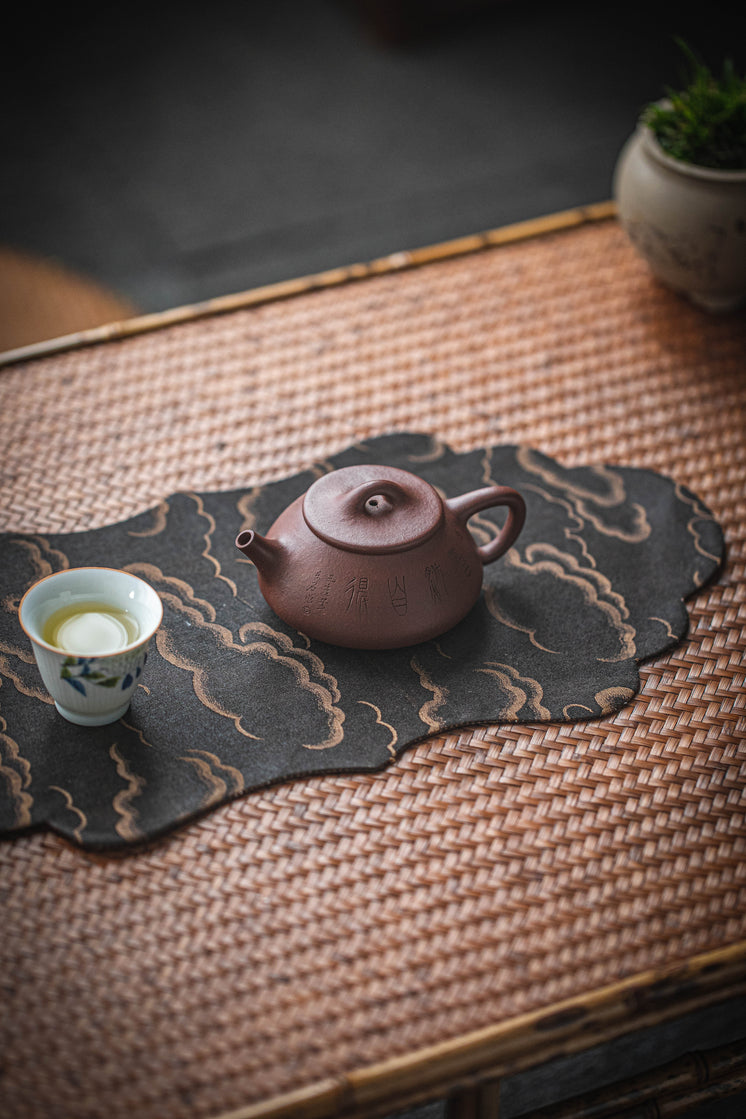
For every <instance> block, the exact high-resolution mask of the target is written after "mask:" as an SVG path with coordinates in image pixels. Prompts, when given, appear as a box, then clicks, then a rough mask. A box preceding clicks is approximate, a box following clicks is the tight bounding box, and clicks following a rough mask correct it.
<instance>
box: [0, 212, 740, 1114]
mask: <svg viewBox="0 0 746 1119" xmlns="http://www.w3.org/2000/svg"><path fill="white" fill-rule="evenodd" d="M5 366H6V367H5V368H4V369H3V370H2V371H0V429H1V430H2V448H3V453H2V466H1V470H2V477H3V484H2V488H1V490H0V528H2V529H6V530H7V529H13V530H17V531H24V532H32V533H38V534H40V535H43V534H44V533H45V532H58V531H74V530H79V529H86V528H89V527H91V526H96V525H103V524H106V523H109V522H112V521H115V520H118V519H121V518H124V517H127V516H129V515H131V514H133V513H135V512H138V511H141V510H145V509H148V508H150V507H152V506H153V505H155V504H157V503H158V501H160V500H161V499H162V498H163V497H165V496H167V495H169V494H171V493H173V492H175V491H179V490H185V489H187V490H218V489H224V488H236V487H243V486H247V487H248V486H253V485H256V484H257V483H260V482H264V481H268V480H270V479H274V478H279V477H282V476H283V475H285V474H289V473H291V472H294V471H296V470H298V469H300V468H303V467H306V466H308V465H309V464H312V463H314V462H317V461H321V460H324V459H325V458H326V457H327V456H329V455H330V454H331V453H333V452H335V451H337V450H339V449H342V448H344V447H345V446H347V445H348V444H350V443H352V442H355V441H360V440H365V439H366V438H368V437H370V436H372V435H376V434H381V433H385V432H389V431H396V430H407V431H420V432H426V433H430V434H432V435H433V436H435V437H436V438H437V439H440V440H443V441H446V442H447V443H449V444H450V445H451V446H452V447H453V448H455V449H456V450H466V449H470V448H473V447H477V446H484V445H487V444H494V443H503V442H504V443H525V444H527V445H529V446H532V447H535V448H538V449H540V450H542V451H544V452H546V453H548V454H550V455H552V456H554V457H555V458H557V459H558V460H559V461H561V462H562V463H564V464H565V465H568V466H572V465H576V464H581V463H589V462H591V463H609V464H620V465H621V464H623V465H631V466H642V467H647V468H651V469H653V470H656V471H660V472H661V473H664V474H667V475H669V476H671V477H673V478H675V479H676V480H678V481H680V482H681V483H682V484H684V485H686V486H688V487H690V488H691V489H692V490H694V491H695V492H696V493H697V494H698V495H699V496H700V497H701V498H702V500H703V501H705V502H706V503H707V505H708V506H709V508H710V509H711V510H712V511H713V513H714V514H715V516H716V517H717V518H718V520H719V521H720V523H721V524H722V526H723V528H724V531H725V535H726V543H727V549H728V550H727V559H726V564H725V567H724V569H723V571H722V573H721V575H720V577H719V578H718V579H717V581H716V582H715V583H714V584H712V585H710V586H709V587H707V588H704V589H703V590H702V592H701V593H700V594H698V595H697V596H696V597H695V598H694V599H692V600H691V602H690V604H689V609H690V615H691V631H690V634H689V636H688V637H687V638H686V640H685V641H684V643H683V644H682V645H680V646H678V647H677V648H676V649H674V650H673V652H671V653H669V654H667V655H665V656H663V657H661V658H659V659H657V660H656V661H654V662H653V663H648V664H646V665H643V668H642V674H643V686H642V690H641V692H640V694H639V695H638V696H636V697H635V699H634V701H633V702H632V703H631V704H630V705H629V706H628V707H626V708H624V709H623V710H622V711H621V712H620V713H619V714H617V715H615V716H614V717H610V718H608V719H606V720H592V721H590V722H581V723H574V724H563V725H543V726H542V725H538V724H537V725H536V726H532V725H524V726H499V727H498V726H495V727H479V728H475V729H466V730H463V731H461V732H459V733H455V734H448V735H440V736H435V737H431V738H429V739H428V740H427V741H425V742H423V743H421V744H419V745H417V746H415V747H413V748H412V749H411V750H410V751H408V752H407V753H406V754H405V755H404V757H403V758H401V759H400V760H399V761H398V762H397V763H396V764H394V765H392V766H390V767H389V768H388V769H386V770H384V771H382V772H380V773H376V774H373V775H371V774H363V775H359V776H344V777H336V776H334V777H332V776H329V777H323V778H313V779H308V780H302V781H293V782H289V783H287V784H284V785H280V786H278V787H274V788H270V789H266V790H262V791H260V792H254V793H252V794H250V795H248V796H245V797H243V798H241V799H238V800H235V801H233V802H232V803H230V804H228V805H227V806H223V807H220V808H217V809H216V810H215V811H213V812H211V813H209V814H208V815H206V816H205V817H204V818H202V819H200V820H198V821H197V822H193V823H191V824H189V825H188V826H186V827H184V828H183V829H182V830H180V831H177V832H176V833H175V834H172V835H170V836H168V837H166V838H164V839H162V840H160V841H158V842H156V843H153V844H152V845H151V846H149V847H147V848H144V849H138V850H136V851H134V852H132V853H130V854H127V855H120V856H117V857H114V856H105V855H92V854H90V853H85V852H82V851H81V850H80V849H78V848H75V847H73V846H71V845H68V844H67V843H66V842H65V841H63V840H62V839H60V838H59V837H57V836H55V835H54V834H53V833H50V832H47V831H37V832H28V833H26V834H22V835H21V836H20V837H17V838H15V839H12V840H6V841H4V842H2V843H1V844H0V906H1V907H2V911H1V916H2V934H1V935H0V976H2V985H3V1010H2V1013H1V1014H0V1047H1V1051H2V1054H3V1076H2V1079H0V1113H2V1114H3V1116H6V1117H8V1119H10V1117H14V1119H15V1117H17V1119H37V1117H47V1116H69V1115H76V1116H86V1117H88V1119H93V1117H106V1119H120V1117H124V1116H128V1117H129V1116H133V1115H136V1116H137V1117H138V1119H204V1117H214V1116H220V1115H223V1114H225V1113H229V1112H231V1111H236V1110H239V1111H240V1114H245V1115H254V1114H257V1115H258V1114H263V1115H264V1114H266V1115H269V1114H294V1113H295V1114H305V1115H310V1114H315V1115H324V1114H328V1115H333V1114H354V1113H360V1114H363V1113H369V1114H373V1113H376V1112H377V1113H385V1112H386V1111H387V1110H389V1111H391V1110H394V1108H395V1107H397V1106H400V1105H401V1104H402V1103H403V1102H406V1101H408V1100H414V1099H418V1098H426V1097H427V1096H428V1095H435V1094H437V1093H438V1092H440V1091H447V1090H448V1089H449V1088H452V1087H453V1086H454V1085H457V1084H459V1083H462V1082H464V1080H465V1079H468V1078H469V1076H471V1075H481V1074H484V1073H485V1072H487V1071H489V1070H492V1071H493V1072H494V1071H497V1072H499V1071H502V1070H506V1069H507V1070H510V1069H515V1068H519V1067H525V1066H526V1065H527V1064H528V1063H530V1062H531V1061H536V1060H539V1059H542V1058H545V1057H547V1056H550V1055H552V1054H554V1053H557V1052H560V1051H562V1050H567V1049H570V1048H573V1047H580V1046H584V1045H590V1044H593V1043H594V1042H595V1041H597V1040H599V1038H601V1037H602V1036H612V1035H613V1034H614V1033H615V1032H619V1031H621V1030H624V1029H630V1028H633V1027H635V1026H638V1025H641V1024H645V1023H649V1022H651V1021H655V1020H660V1019H662V1018H664V1017H666V1016H667V1015H670V1014H673V1013H677V1012H679V1011H681V1010H683V1009H688V1008H692V1007H696V1006H700V1005H704V1004H705V1003H707V1002H708V1001H712V1000H716V999H718V998H721V997H724V996H725V995H727V994H732V993H733V992H734V991H736V990H739V989H741V988H742V986H743V984H744V980H745V977H746V965H745V963H744V961H745V959H746V951H744V944H746V907H745V906H744V900H745V899H746V888H745V882H744V877H745V875H746V864H744V860H743V852H744V845H745V840H746V829H745V827H744V804H745V801H746V795H745V794H744V781H743V778H744V769H745V768H746V743H745V740H746V712H745V711H744V694H745V688H744V660H743V650H744V647H745V645H746V604H745V597H746V578H745V571H744V560H745V559H746V539H745V537H746V438H745V436H746V322H745V321H744V318H743V316H742V315H738V314H735V315H729V316H725V317H712V316H707V315H705V314H704V313H703V312H701V311H699V310H697V309H695V308H694V307H692V306H690V305H689V304H688V303H686V302H685V301H683V300H682V299H680V298H679V297H678V296H676V295H674V294H672V293H671V292H668V291H666V290H664V289H662V288H660V287H659V286H658V285H656V284H655V283H654V282H653V280H652V279H651V277H650V275H649V273H648V272H647V270H646V267H645V265H644V264H643V263H642V262H641V261H640V260H639V259H638V258H637V257H636V256H635V254H634V253H633V251H632V249H631V248H630V245H629V243H628V242H627V240H626V238H625V236H624V234H623V232H622V231H621V229H620V228H619V226H618V225H617V223H616V220H615V219H614V217H613V216H609V211H608V209H607V208H604V207H599V208H596V210H594V211H592V212H589V213H573V214H568V215H559V216H557V217H555V218H553V219H551V220H547V221H544V222H539V223H536V224H535V225H533V226H530V227H527V228H522V229H518V230H516V229H512V230H507V231H497V232H496V233H495V234H493V235H490V236H487V237H479V238H474V239H472V240H467V241H465V242H463V243H461V244H458V245H449V246H441V247H438V248H436V249H433V250H431V251H427V252H422V253H414V254H401V255H400V256H398V257H395V258H390V259H389V260H387V261H384V262H379V263H378V264H376V265H374V266H370V267H360V268H357V269H351V270H348V271H346V272H342V273H339V274H336V273H335V274H327V275H325V276H322V277H316V278H314V279H312V280H310V281H308V282H305V283H304V282H298V283H297V284H288V285H284V286H281V287H279V288H275V289H271V290H268V291H264V292H253V293H248V294H247V295H246V296H244V297H236V298H235V299H228V300H223V301H219V302H218V303H217V304H213V305H211V306H209V307H205V308H197V309H192V310H187V311H183V312H175V313H174V314H172V315H166V316H158V317H155V318H153V319H148V320H143V321H136V322H135V323H130V324H125V325H124V326H122V327H120V328H112V329H111V330H109V331H102V332H98V333H97V332H93V333H92V334H90V335H87V336H85V337H80V338H76V339H70V340H67V341H66V342H63V343H55V344H52V345H49V346H43V347H39V348H37V349H36V350H30V351H27V352H24V353H16V354H15V355H10V356H8V357H6V359H5ZM11 686H12V685H11V684H10V683H9V682H8V681H5V680H4V681H3V684H2V688H1V689H0V734H1V735H2V738H3V743H4V747H5V749H6V750H7V751H10V752H11V754H12V751H13V745H14V744H13V742H12V740H11V739H10V738H9V736H8V735H7V733H5V732H6V731H7V727H6V726H5V724H4V722H3V720H2V691H3V690H4V689H5V688H7V687H11ZM14 772H17V769H16V770H14ZM120 809H121V812H122V816H123V819H125V818H126V817H127V815H128V814H129V815H130V818H131V816H132V813H133V812H136V797H135V792H134V790H133V791H132V795H131V796H129V795H128V794H127V790H126V789H125V790H124V792H123V795H122V797H121V800H120ZM71 810H72V809H71Z"/></svg>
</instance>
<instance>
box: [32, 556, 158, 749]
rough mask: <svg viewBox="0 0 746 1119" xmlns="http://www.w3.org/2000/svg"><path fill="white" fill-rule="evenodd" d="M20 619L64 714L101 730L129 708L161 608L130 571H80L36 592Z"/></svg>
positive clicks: (52, 579)
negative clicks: (100, 727) (99, 727)
mask: <svg viewBox="0 0 746 1119" xmlns="http://www.w3.org/2000/svg"><path fill="white" fill-rule="evenodd" d="M18 616H19V619H20V622H21V626H22V627H23V629H24V631H25V633H26V634H27V635H28V636H29V637H30V639H31V644H32V647H33V650H34V656H35V657H36V663H37V665H38V667H39V671H40V673H41V678H42V680H43V681H44V686H45V687H46V689H47V691H48V692H49V694H50V695H51V696H52V699H53V700H54V703H55V707H56V708H57V710H58V711H59V713H60V715H62V716H64V718H65V719H68V720H69V721H70V722H71V723H77V724H79V725H80V726H88V727H96V726H104V725H105V724H106V723H114V722H116V720H117V719H119V718H121V716H122V715H124V713H125V711H126V710H127V708H128V707H129V705H130V699H131V698H132V693H133V692H134V690H135V688H136V687H137V684H138V683H139V680H140V677H141V675H142V670H143V667H144V665H145V661H146V659H147V655H148V646H149V644H150V639H151V637H152V636H153V634H154V633H155V631H156V630H157V629H158V626H159V625H160V624H161V619H162V618H163V605H162V603H161V600H160V598H159V597H158V595H157V594H156V592H155V591H154V590H153V588H152V587H151V586H150V585H149V584H148V583H146V582H145V581H144V580H143V579H140V578H138V577H137V576H136V575H130V574H129V572H127V571H118V570H116V569H114V568H110V567H74V568H72V569H71V570H69V571H58V572H57V573H56V574H54V575H47V576H46V577H45V578H44V579H40V580H39V582H38V583H35V584H34V585H33V587H30V588H29V590H28V591H26V594H25V595H24V596H23V598H22V599H21V604H20V606H19V609H18Z"/></svg>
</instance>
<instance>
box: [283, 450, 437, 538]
mask: <svg viewBox="0 0 746 1119" xmlns="http://www.w3.org/2000/svg"><path fill="white" fill-rule="evenodd" d="M303 516H304V518H305V520H306V524H307V525H308V527H309V528H310V529H311V531H312V532H314V533H315V534H316V535H317V536H319V537H320V538H321V539H322V540H325V541H326V543H327V544H332V545H334V546H336V547H338V548H345V549H346V550H347V551H352V552H400V551H403V550H404V549H405V548H411V547H414V546H415V545H417V544H421V543H422V542H423V541H424V540H427V539H428V537H429V536H432V534H433V533H434V532H435V530H436V529H437V528H438V526H439V525H440V523H441V521H442V520H443V502H442V501H441V499H440V497H439V495H438V493H437V491H436V490H435V489H433V487H432V486H431V485H430V483H429V482H426V481H425V480H424V478H419V477H417V475H416V474H410V473H409V471H407V470H399V469H397V468H396V467H393V466H373V465H369V464H364V465H361V466H343V467H342V468H341V469H339V470H333V471H332V472H331V473H330V474H325V475H324V476H323V477H322V478H319V479H318V481H316V482H314V484H313V485H312V486H311V488H310V489H309V490H308V492H307V493H306V495H305V497H304V498H303Z"/></svg>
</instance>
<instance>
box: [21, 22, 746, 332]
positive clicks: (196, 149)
mask: <svg viewBox="0 0 746 1119" xmlns="http://www.w3.org/2000/svg"><path fill="white" fill-rule="evenodd" d="M402 2H404V0H402ZM409 2H410V3H411V2H412V0H409ZM472 3H473V0H472ZM482 3H483V4H484V5H485V8H484V10H482V11H479V12H477V13H473V12H472V13H471V14H470V15H469V16H468V17H467V16H465V17H462V18H461V19H454V20H451V21H450V22H449V21H447V22H446V23H445V24H442V25H437V26H436V27H435V28H431V29H430V33H429V34H426V35H423V36H420V37H419V38H417V37H415V39H414V40H413V41H410V42H408V43H406V44H400V45H396V46H395V45H390V44H389V45H386V44H383V43H381V42H380V41H377V40H376V38H375V37H374V36H373V35H371V34H370V33H369V31H368V29H367V27H366V25H365V24H364V22H363V21H362V20H361V19H360V18H358V17H357V16H356V15H355V7H356V5H355V3H354V2H353V0H347V2H346V3H344V2H342V0H272V2H267V0H244V2H243V3H226V2H224V0H217V2H212V3H210V2H206V0H203V2H202V3H200V4H195V3H191V2H189V0H185V2H184V3H183V4H181V5H178V6H177V5H169V4H158V3H152V4H150V5H147V4H142V3H137V2H136V3H134V4H127V5H123V6H121V7H120V6H115V5H112V6H108V7H107V8H106V15H105V17H99V18H96V15H95V13H94V12H93V9H87V8H84V7H83V8H78V7H77V6H75V5H72V6H70V5H65V6H59V8H56V7H48V8H46V9H45V10H44V14H43V17H42V16H40V15H39V11H40V9H38V8H37V7H36V6H34V5H29V6H28V8H27V10H24V11H20V12H19V13H18V19H19V21H20V23H19V27H18V30H17V31H11V32H9V31H6V32H5V35H4V40H5V46H6V50H5V52H4V55H5V59H6V62H5V63H4V65H3V67H2V68H0V80H1V81H2V84H3V91H4V96H3V106H4V112H3V119H2V125H1V127H2V133H1V134H0V135H1V138H2V149H1V150H2V153H3V154H2V160H3V170H2V176H1V179H0V244H5V245H10V246H14V247H16V248H20V249H26V250H32V251H34V252H36V253H39V254H42V255H50V256H52V257H54V258H57V259H58V260H61V261H62V262H64V263H66V264H68V265H70V266H73V267H76V268H78V269H80V270H82V271H83V272H85V273H88V274H89V275H91V276H92V277H95V278H97V279H99V280H100V281H101V282H103V283H104V284H106V285H109V286H110V287H112V288H114V289H116V290H118V291H119V292H120V293H122V294H123V295H126V296H128V297H130V298H131V299H132V300H133V301H134V302H135V304H136V305H138V306H139V307H140V308H141V309H142V310H146V311H149V310H160V309H163V308H166V307H169V306H175V305H178V304H182V303H186V302H192V301H195V300H199V299H202V298H207V297H210V296H214V295H222V294H226V293H230V292H234V291H240V290H244V289H246V288H249V287H253V286H255V285H259V284H264V283H268V282H272V281H275V280H282V279H288V278H290V277H294V276H298V275H305V274H308V273H310V272H314V271H319V270H322V269H325V268H329V267H334V266H336V265H340V264H347V263H351V262H354V261H358V260H370V259H372V258H375V257H377V256H381V255H384V254H387V253H389V252H392V251H395V250H398V249H402V248H413V247H417V246H420V245H424V244H431V243H433V242H437V241H441V240H444V239H449V238H452V237H457V236H460V235H462V234H465V233H471V232H475V231H477V230H482V229H487V228H492V227H495V226H499V225H503V224H505V223H508V222H512V221H515V220H520V219H523V218H530V217H535V216H537V215H540V214H543V213H547V212H552V211H555V210H560V209H565V208H569V207H573V206H576V205H579V204H583V203H587V202H595V201H600V200H602V199H605V198H608V197H609V196H610V194H611V175H612V170H613V166H614V162H615V159H616V156H617V154H618V151H619V149H620V147H621V145H622V143H623V142H624V140H625V138H626V137H627V135H628V133H629V132H630V131H631V129H632V127H633V125H634V122H635V119H636V116H637V114H638V112H639V109H640V107H641V106H642V105H643V104H644V103H645V102H646V101H647V100H649V99H651V98H655V97H658V96H659V95H661V94H662V92H663V87H664V85H665V84H666V83H667V82H672V81H673V82H675V81H676V80H677V78H678V76H679V74H680V72H681V57H680V55H679V52H678V50H677V48H676V46H675V45H674V42H673V35H674V34H682V35H684V36H685V37H686V38H687V39H688V41H690V42H691V43H692V45H693V46H695V47H696V48H697V49H698V50H700V51H701V53H702V54H703V55H704V57H705V58H706V59H707V60H708V61H710V62H711V63H712V64H713V65H715V66H716V67H718V68H719V66H720V62H721V60H722V57H723V56H724V54H725V53H730V54H731V55H733V53H734V52H736V54H735V58H736V61H737V62H740V61H743V60H742V59H739V57H738V53H737V52H741V55H743V54H744V53H745V52H746V36H745V35H744V34H743V31H744V28H745V27H746V16H745V15H744V13H743V6H739V14H738V15H736V13H735V12H731V13H730V15H729V17H728V19H727V20H725V18H724V17H723V16H722V15H720V16H718V15H717V8H716V6H710V8H709V9H704V11H705V14H706V16H707V18H706V19H704V18H703V16H702V9H698V13H697V15H695V16H694V17H691V16H685V15H684V14H683V13H682V12H681V11H678V12H677V13H676V16H675V18H674V17H673V16H672V15H671V14H670V13H671V11H672V10H675V7H674V6H673V5H666V4H661V3H659V2H658V0H654V2H652V3H649V4H641V3H631V4H626V5H620V6H619V7H614V8H613V9H610V8H609V7H608V5H605V4H602V3H598V0H596V3H594V4H589V3H569V4H556V3H546V2H544V3H542V2H529V3H526V2H522V0H496V2H494V3H491V4H490V3H489V2H488V0H482ZM441 6H443V5H442V4H441ZM425 7H427V5H425ZM80 11H82V12H84V13H85V16H83V15H81V14H79V13H80ZM76 13H78V14H76ZM8 59H10V63H9V64H8V63H7V60H8ZM745 65H746V63H745Z"/></svg>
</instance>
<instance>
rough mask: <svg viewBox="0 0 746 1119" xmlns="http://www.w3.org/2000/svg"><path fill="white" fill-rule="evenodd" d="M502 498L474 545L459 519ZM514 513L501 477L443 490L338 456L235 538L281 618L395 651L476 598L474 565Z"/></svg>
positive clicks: (511, 532)
mask: <svg viewBox="0 0 746 1119" xmlns="http://www.w3.org/2000/svg"><path fill="white" fill-rule="evenodd" d="M501 505H504V506H506V507H507V509H508V518H507V520H506V522H505V525H504V526H503V528H502V529H501V531H500V532H499V534H498V535H497V537H496V538H495V539H494V540H491V541H490V542H489V543H488V544H483V545H479V546H478V545H477V544H476V543H475V541H474V539H473V537H472V535H471V533H470V532H469V530H468V528H467V527H466V523H467V521H468V519H469V518H470V517H471V516H472V515H473V514H475V513H478V512H480V511H481V510H483V509H489V508H493V507H495V506H501ZM525 513H526V509H525V505H524V502H523V498H522V497H521V496H520V494H518V493H517V492H516V490H513V489H510V488H509V487H507V486H487V487H485V488H484V489H479V490H474V491H473V492H472V493H467V494H463V495H462V496H460V497H454V498H450V499H448V500H443V499H442V498H441V497H440V495H439V494H438V492H437V491H436V490H435V489H434V488H433V487H432V486H431V485H430V484H429V483H428V482H426V481H425V480H424V479H423V478H420V477H418V476H417V475H415V474H410V473H409V472H408V471H406V470H399V469H397V468H395V467H388V466H373V465H363V466H347V467H342V468H341V469H339V470H334V471H332V472H331V473H330V474H325V475H324V476H323V477H322V478H319V479H318V481H316V482H314V483H313V485H312V486H311V487H310V489H309V490H308V491H307V492H306V493H305V494H304V495H303V496H302V497H299V498H297V499H296V500H295V501H294V502H293V503H292V504H291V505H289V506H288V508H287V509H286V510H285V511H284V512H283V513H281V514H280V516H279V517H278V518H277V520H276V521H275V523H274V524H273V525H272V527H271V529H270V530H269V532H268V533H267V535H266V536H260V535H259V533H257V532H254V531H252V530H247V531H244V532H241V533H239V535H238V536H237V537H236V545H237V546H238V547H239V548H240V549H241V551H242V552H243V553H244V554H245V555H246V556H248V557H249V559H250V560H252V562H253V563H254V564H255V565H256V568H257V570H258V574H259V588H260V590H261V592H262V594H263V595H264V598H265V599H266V601H267V602H268V604H269V605H270V606H271V607H272V609H273V610H274V612H275V613H276V614H277V615H278V616H279V617H280V618H282V619H283V620H284V621H285V622H288V623H289V624H290V625H292V626H294V627H295V628H296V629H298V630H300V631H301V632H303V633H305V634H306V635H307V636H308V637H312V638H316V639H317V640H319V641H326V642H329V643H330V644H333V645H343V646H346V647H348V648H354V649H394V648H400V647H401V646H404V645H413V644H416V643H418V642H420V641H427V640H429V639H431V638H433V637H437V636H438V635H439V634H441V633H444V632H445V631H446V630H448V629H450V628H451V627H452V626H454V625H456V623H457V622H459V621H461V619H462V618H463V617H464V616H465V615H466V614H467V613H468V612H469V610H470V609H471V608H472V606H473V605H474V604H475V602H476V601H477V599H478V598H479V595H480V592H481V589H482V568H483V566H484V565H485V564H487V563H492V562H493V560H496V559H497V558H498V556H501V555H503V553H504V552H506V551H507V550H508V548H510V546H511V545H512V544H513V542H514V540H515V539H516V537H517V536H518V534H519V532H520V531H521V529H522V527H523V522H524V519H525Z"/></svg>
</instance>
